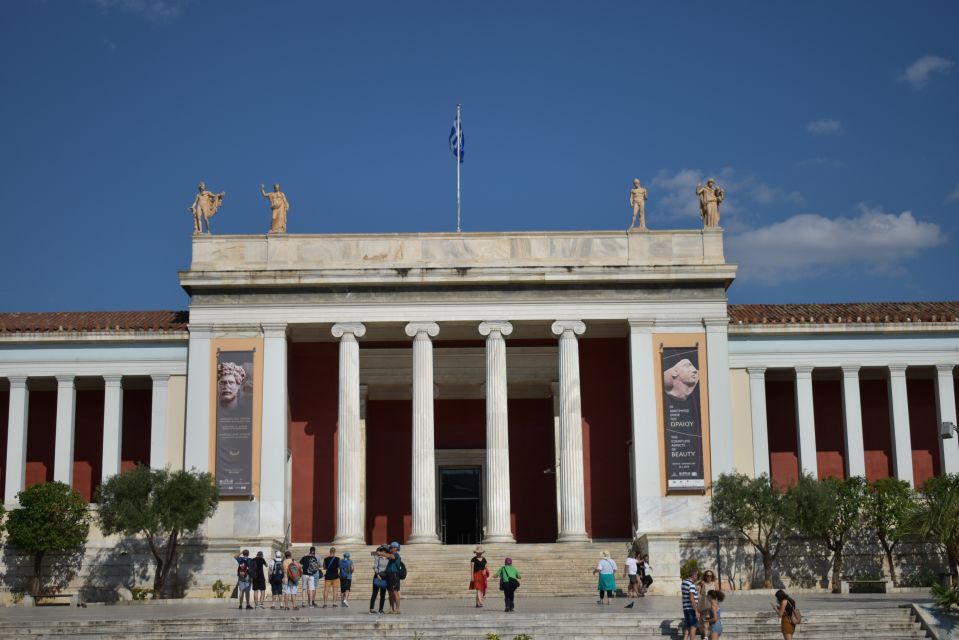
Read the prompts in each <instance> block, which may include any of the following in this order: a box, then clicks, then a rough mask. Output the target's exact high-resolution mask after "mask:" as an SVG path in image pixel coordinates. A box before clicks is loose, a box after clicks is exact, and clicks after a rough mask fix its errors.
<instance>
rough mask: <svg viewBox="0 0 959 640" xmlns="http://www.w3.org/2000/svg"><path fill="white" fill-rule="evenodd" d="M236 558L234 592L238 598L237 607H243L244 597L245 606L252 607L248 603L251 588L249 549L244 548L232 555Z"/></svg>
mask: <svg viewBox="0 0 959 640" xmlns="http://www.w3.org/2000/svg"><path fill="white" fill-rule="evenodd" d="M233 559H234V560H236V565H237V566H236V592H237V597H238V598H239V600H240V606H239V607H238V608H239V609H242V608H243V599H244V598H246V608H247V609H252V608H253V606H252V605H251V604H250V591H251V589H252V588H253V581H252V579H251V577H250V550H249V549H244V550H243V551H241V552H240V553H238V554H236V555H235V556H233Z"/></svg>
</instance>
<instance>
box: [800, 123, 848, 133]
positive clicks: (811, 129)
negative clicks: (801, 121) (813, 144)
mask: <svg viewBox="0 0 959 640" xmlns="http://www.w3.org/2000/svg"><path fill="white" fill-rule="evenodd" d="M842 131H843V129H842V123H841V122H839V121H838V120H813V121H812V122H809V123H807V124H806V132H807V133H811V134H813V135H814V136H828V135H834V134H837V133H842Z"/></svg>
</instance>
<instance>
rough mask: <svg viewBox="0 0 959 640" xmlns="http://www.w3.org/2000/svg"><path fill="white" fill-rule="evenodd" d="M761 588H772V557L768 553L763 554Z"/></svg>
mask: <svg viewBox="0 0 959 640" xmlns="http://www.w3.org/2000/svg"><path fill="white" fill-rule="evenodd" d="M763 588H764V589H772V588H773V557H772V554H771V553H769V552H768V551H767V552H765V553H763Z"/></svg>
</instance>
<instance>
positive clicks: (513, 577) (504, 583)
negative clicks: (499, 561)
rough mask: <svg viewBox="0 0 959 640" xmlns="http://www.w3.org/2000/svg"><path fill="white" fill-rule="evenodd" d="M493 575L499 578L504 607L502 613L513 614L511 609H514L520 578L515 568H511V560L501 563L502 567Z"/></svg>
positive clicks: (507, 559)
mask: <svg viewBox="0 0 959 640" xmlns="http://www.w3.org/2000/svg"><path fill="white" fill-rule="evenodd" d="M493 575H495V576H496V577H497V578H499V590H500V591H502V592H503V604H504V605H505V609H504V611H505V612H506V613H513V609H514V608H515V607H516V590H517V589H519V579H520V578H521V577H522V576H521V575H520V574H519V571H517V569H516V567H514V566H513V559H512V558H506V559H505V560H504V561H503V566H502V567H500V568H499V569H497V570H496V573H494V574H493Z"/></svg>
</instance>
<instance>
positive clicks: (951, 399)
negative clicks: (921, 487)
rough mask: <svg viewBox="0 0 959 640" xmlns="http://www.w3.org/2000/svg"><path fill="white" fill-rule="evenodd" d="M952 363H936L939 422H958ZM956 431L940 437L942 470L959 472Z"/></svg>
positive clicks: (958, 441)
mask: <svg viewBox="0 0 959 640" xmlns="http://www.w3.org/2000/svg"><path fill="white" fill-rule="evenodd" d="M953 369H955V366H954V365H951V364H940V365H936V400H937V403H936V408H937V409H938V416H939V422H940V423H943V422H951V423H952V424H959V423H957V422H956V388H955V386H953V385H954V382H953V377H952V371H953ZM957 435H959V434H956V432H955V431H953V432H952V437H951V438H940V439H939V440H940V442H941V443H942V472H943V473H959V437H957Z"/></svg>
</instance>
